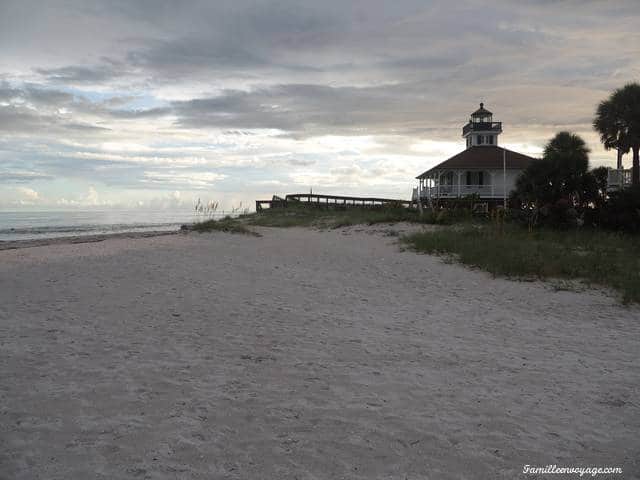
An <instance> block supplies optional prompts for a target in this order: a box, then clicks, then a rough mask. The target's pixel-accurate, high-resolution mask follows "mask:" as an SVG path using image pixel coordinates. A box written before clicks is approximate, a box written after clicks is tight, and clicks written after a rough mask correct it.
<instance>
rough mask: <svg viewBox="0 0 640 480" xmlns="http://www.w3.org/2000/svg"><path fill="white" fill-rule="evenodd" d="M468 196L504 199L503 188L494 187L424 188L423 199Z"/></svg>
mask: <svg viewBox="0 0 640 480" xmlns="http://www.w3.org/2000/svg"><path fill="white" fill-rule="evenodd" d="M468 195H478V196H480V197H483V198H502V197H503V196H504V190H503V187H502V186H501V185H500V186H495V185H494V186H492V185H460V186H458V185H440V187H437V186H436V187H427V188H423V189H422V192H421V196H422V198H428V197H429V196H431V198H438V197H440V198H457V197H466V196H468Z"/></svg>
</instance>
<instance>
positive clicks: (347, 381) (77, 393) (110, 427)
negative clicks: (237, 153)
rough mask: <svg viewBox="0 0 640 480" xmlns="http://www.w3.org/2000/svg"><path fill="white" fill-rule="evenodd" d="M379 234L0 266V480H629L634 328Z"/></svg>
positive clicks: (151, 249) (95, 251) (33, 256)
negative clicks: (567, 471)
mask: <svg viewBox="0 0 640 480" xmlns="http://www.w3.org/2000/svg"><path fill="white" fill-rule="evenodd" d="M393 228H395V227H384V228H383V227H379V228H378V229H377V231H373V230H372V229H371V228H365V227H362V228H357V227H352V228H349V229H344V230H332V231H325V232H320V231H315V230H310V229H286V230H285V229H262V230H260V232H261V233H262V237H253V236H248V235H246V236H245V235H229V234H222V233H213V234H195V233H191V234H185V235H172V236H163V237H155V238H137V239H131V238H120V239H108V240H105V241H102V242H97V243H87V244H56V245H48V246H37V247H33V248H23V249H17V250H5V251H1V252H0V337H1V342H2V347H1V352H2V353H1V369H0V374H1V379H0V380H1V381H0V388H1V390H0V398H1V402H0V404H1V408H2V411H1V416H0V418H1V419H2V421H1V424H2V435H1V436H0V442H1V443H0V447H1V448H0V478H2V479H16V480H17V479H34V478H42V479H83V480H84V479H88V478H97V479H120V478H149V479H175V478H202V479H205V478H206V479H216V478H229V479H236V478H237V479H248V478H260V479H263V478H264V479H267V478H273V479H276V478H277V479H294V478H297V479H319V478H323V479H324V478H331V479H334V478H348V479H372V478H381V479H382V478H385V479H387V478H389V479H390V478H394V479H405V478H407V479H416V478H434V479H460V478H469V479H471V478H473V479H477V478H480V479H484V478H487V479H488V478H491V479H496V478H498V479H499V478H504V479H507V478H508V479H513V478H519V477H520V476H522V478H524V477H526V476H523V475H522V470H523V467H524V465H527V464H528V465H535V466H545V465H548V464H556V465H558V466H592V465H595V466H620V467H622V468H623V469H624V472H625V475H623V476H621V477H620V478H633V477H634V476H639V475H640V464H639V463H638V462H639V461H638V458H640V436H639V435H638V432H640V402H639V401H638V393H639V390H638V389H639V385H640V361H639V359H638V352H640V309H638V307H637V306H631V307H625V306H622V305H620V303H619V301H618V300H617V299H616V298H614V297H612V296H609V295H607V294H606V293H604V292H601V291H595V290H584V291H566V290H558V289H554V288H552V287H551V286H550V285H549V284H542V283H537V282H513V281H509V280H504V279H494V278H491V277H490V276H489V275H487V274H486V273H483V272H478V271H473V270H469V269H466V268H464V267H461V266H459V265H453V264H449V263H445V262H443V261H442V260H441V259H439V258H436V257H431V256H427V255H418V254H416V253H414V252H411V251H402V249H401V248H400V247H399V245H398V244H397V243H396V240H397V238H396V237H394V236H390V235H388V233H385V230H388V229H393ZM627 475H628V476H627ZM529 478H531V477H529ZM563 478H564V477H563ZM607 478H609V477H607ZM614 478H617V477H614Z"/></svg>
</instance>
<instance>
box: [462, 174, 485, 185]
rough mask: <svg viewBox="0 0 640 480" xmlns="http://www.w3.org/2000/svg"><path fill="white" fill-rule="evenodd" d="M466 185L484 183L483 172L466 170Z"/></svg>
mask: <svg viewBox="0 0 640 480" xmlns="http://www.w3.org/2000/svg"><path fill="white" fill-rule="evenodd" d="M466 185H467V186H473V187H475V186H478V185H480V186H482V185H484V172H477V171H472V170H470V171H467V184H466Z"/></svg>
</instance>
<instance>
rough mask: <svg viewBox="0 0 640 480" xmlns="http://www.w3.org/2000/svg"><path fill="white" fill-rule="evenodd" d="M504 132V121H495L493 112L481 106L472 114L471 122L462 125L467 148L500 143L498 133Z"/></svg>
mask: <svg viewBox="0 0 640 480" xmlns="http://www.w3.org/2000/svg"><path fill="white" fill-rule="evenodd" d="M501 133H502V122H494V121H493V113H491V112H490V111H489V110H487V109H486V108H484V103H481V104H480V108H479V109H478V110H476V111H475V112H473V113H472V114H471V118H470V119H469V122H468V123H467V124H466V125H465V126H464V127H462V136H463V137H464V138H465V140H466V141H467V148H470V147H475V146H494V145H498V135H500V134H501Z"/></svg>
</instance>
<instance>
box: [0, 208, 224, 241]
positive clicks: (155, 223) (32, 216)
mask: <svg viewBox="0 0 640 480" xmlns="http://www.w3.org/2000/svg"><path fill="white" fill-rule="evenodd" d="M223 215H225V214H224V212H222V213H217V214H216V217H214V218H217V217H221V216H223ZM197 220H203V217H197V216H196V215H195V213H194V211H193V210H192V209H190V208H185V209H183V210H86V211H40V212H29V211H11V212H10V211H0V241H13V240H38V239H46V238H59V237H76V236H81V235H100V234H115V233H130V232H150V231H171V230H178V229H179V228H180V225H183V224H185V223H193V222H194V221H197Z"/></svg>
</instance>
